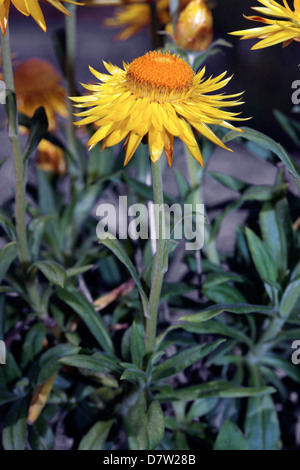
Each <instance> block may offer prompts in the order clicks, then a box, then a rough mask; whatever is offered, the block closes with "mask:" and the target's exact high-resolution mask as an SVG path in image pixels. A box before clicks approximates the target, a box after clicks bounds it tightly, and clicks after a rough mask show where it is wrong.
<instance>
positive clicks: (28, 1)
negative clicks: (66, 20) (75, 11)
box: [0, 0, 80, 35]
mask: <svg viewBox="0 0 300 470" xmlns="http://www.w3.org/2000/svg"><path fill="white" fill-rule="evenodd" d="M43 1H44V2H45V3H50V4H51V5H52V6H54V7H55V8H57V9H58V10H60V11H61V12H62V13H64V14H65V15H68V16H71V15H70V13H69V12H68V10H67V9H66V8H65V7H64V6H63V4H62V3H61V2H60V1H59V0H43ZM62 1H63V2H66V3H74V4H77V5H78V3H77V2H73V1H72V0H62ZM11 3H13V5H14V6H15V7H16V8H17V10H19V11H20V12H21V13H22V14H23V15H25V16H30V15H31V16H32V18H33V19H34V20H35V21H36V22H37V24H38V25H39V26H40V27H41V28H42V29H43V30H44V31H46V29H47V27H46V22H45V18H44V15H43V13H42V10H41V8H40V6H39V2H38V0H0V28H1V31H2V34H3V35H4V34H5V33H6V28H7V24H8V16H9V9H10V5H11ZM79 5H80V3H79Z"/></svg>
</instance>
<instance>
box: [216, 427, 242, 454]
mask: <svg viewBox="0 0 300 470" xmlns="http://www.w3.org/2000/svg"><path fill="white" fill-rule="evenodd" d="M214 450H249V448H248V444H247V442H246V440H245V438H244V436H243V434H242V432H241V430H240V429H239V427H238V426H237V425H236V424H234V423H231V422H230V421H225V423H224V424H223V425H222V427H221V429H220V431H219V434H218V437H217V439H216V442H215V444H214Z"/></svg>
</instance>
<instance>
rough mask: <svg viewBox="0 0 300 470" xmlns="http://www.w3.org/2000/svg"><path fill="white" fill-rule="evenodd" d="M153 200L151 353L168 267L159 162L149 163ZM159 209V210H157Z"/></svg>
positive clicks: (148, 333)
mask: <svg viewBox="0 0 300 470" xmlns="http://www.w3.org/2000/svg"><path fill="white" fill-rule="evenodd" d="M151 171H152V187H153V199H154V204H155V209H156V211H155V213H156V217H155V221H156V239H157V243H156V253H155V261H154V270H153V278H152V285H151V289H150V296H149V305H150V317H149V318H147V319H146V350H147V352H152V351H153V349H154V347H155V339H156V324H157V315H158V304H159V299H160V294H161V289H162V284H163V278H164V275H165V272H166V271H167V266H168V247H167V241H166V240H165V213H164V197H163V189H162V177H161V161H160V160H158V161H157V162H152V163H151ZM158 208H159V210H158Z"/></svg>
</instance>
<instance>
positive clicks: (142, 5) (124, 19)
mask: <svg viewBox="0 0 300 470" xmlns="http://www.w3.org/2000/svg"><path fill="white" fill-rule="evenodd" d="M89 1H91V2H93V1H95V2H99V1H100V2H101V0H89ZM189 1H190V0H180V4H179V6H180V9H182V8H184V7H185V6H186V5H187V4H188V3H189ZM120 3H121V4H123V6H122V7H121V8H117V10H116V12H115V14H114V16H113V17H112V18H107V19H106V20H105V22H104V24H105V25H106V26H108V27H110V28H122V27H124V28H125V29H123V30H122V31H121V32H120V33H119V34H117V36H116V40H125V39H128V38H130V37H131V36H133V35H134V34H137V33H139V32H140V31H142V30H143V29H144V28H146V27H147V26H149V25H150V23H151V11H150V5H149V4H150V3H151V0H150V1H149V0H144V1H143V0H123V1H122V0H121V1H120ZM155 3H156V9H157V17H158V22H159V24H160V25H161V26H165V25H166V24H168V23H169V22H170V20H171V17H170V11H169V0H157V1H156V2H155Z"/></svg>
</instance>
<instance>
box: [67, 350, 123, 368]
mask: <svg viewBox="0 0 300 470" xmlns="http://www.w3.org/2000/svg"><path fill="white" fill-rule="evenodd" d="M59 362H61V363H62V364H65V365H68V366H72V367H78V368H80V369H88V370H93V371H96V372H121V371H122V367H121V366H119V364H118V362H117V360H116V359H115V358H112V357H110V356H106V355H104V354H97V355H94V356H88V355H86V354H74V355H72V356H67V357H63V358H61V359H60V360H59Z"/></svg>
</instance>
